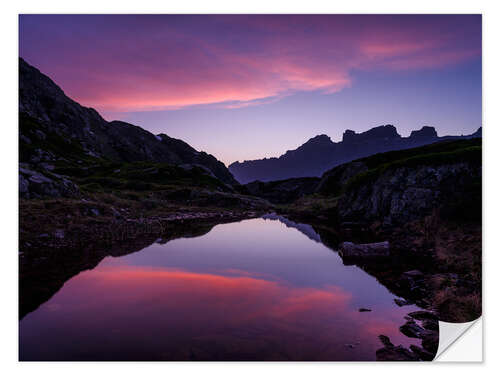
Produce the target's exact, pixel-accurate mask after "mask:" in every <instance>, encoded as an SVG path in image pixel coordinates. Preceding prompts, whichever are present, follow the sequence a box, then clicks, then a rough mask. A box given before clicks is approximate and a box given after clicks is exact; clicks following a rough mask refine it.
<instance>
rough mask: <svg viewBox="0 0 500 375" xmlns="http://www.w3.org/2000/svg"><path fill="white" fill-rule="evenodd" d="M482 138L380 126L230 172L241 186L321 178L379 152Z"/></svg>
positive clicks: (319, 141) (310, 142) (323, 137)
mask: <svg viewBox="0 0 500 375" xmlns="http://www.w3.org/2000/svg"><path fill="white" fill-rule="evenodd" d="M480 136H481V129H479V130H478V131H477V132H475V133H474V134H471V135H468V136H463V137H460V136H447V137H438V136H437V132H436V129H435V128H434V127H431V126H423V127H422V128H421V129H420V130H415V131H413V132H412V133H411V136H409V137H402V136H401V135H400V134H399V133H398V131H397V129H396V127H395V126H394V125H390V124H387V125H381V126H376V127H374V128H372V129H369V130H367V131H365V132H361V133H356V132H355V131H354V130H349V129H348V130H346V131H345V132H344V134H343V137H342V141H341V142H338V143H335V142H332V141H331V139H330V137H328V136H327V135H325V134H321V135H318V136H316V137H313V138H311V139H309V140H308V141H307V142H305V143H304V144H303V145H301V146H299V147H298V148H297V149H295V150H289V151H287V152H286V153H285V154H283V155H281V156H280V157H279V158H272V159H259V160H250V161H245V162H243V163H233V164H231V165H230V166H229V170H230V171H231V173H233V175H234V176H235V178H236V179H237V180H238V181H239V182H240V183H248V182H252V181H255V180H260V181H273V180H285V179H289V178H294V177H319V176H321V175H322V174H323V173H324V172H325V171H327V170H329V169H331V168H333V167H335V166H337V165H339V164H342V163H346V162H349V161H352V160H355V159H358V158H362V157H366V156H370V155H372V154H376V153H379V152H386V151H393V150H402V149H407V148H413V147H418V146H423V145H425V144H429V143H433V142H437V141H440V140H452V139H459V138H474V137H480Z"/></svg>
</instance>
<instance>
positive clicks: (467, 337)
mask: <svg viewBox="0 0 500 375" xmlns="http://www.w3.org/2000/svg"><path fill="white" fill-rule="evenodd" d="M434 361H435V362H482V361H483V318H482V317H480V318H478V319H476V320H473V321H471V322H467V323H447V322H442V321H439V347H438V351H437V354H436V357H435V358H434Z"/></svg>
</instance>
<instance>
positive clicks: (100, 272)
mask: <svg viewBox="0 0 500 375" xmlns="http://www.w3.org/2000/svg"><path fill="white" fill-rule="evenodd" d="M299 229H301V230H302V232H301V231H299V230H297V229H295V228H292V227H288V226H286V225H285V224H284V223H282V222H280V221H277V220H265V219H262V218H259V219H251V220H245V221H242V222H239V223H231V224H221V225H218V226H216V227H214V228H213V229H212V230H211V231H210V232H209V233H207V234H206V235H203V236H200V237H197V238H183V239H177V240H172V241H170V242H167V243H166V244H161V243H154V244H153V245H151V246H148V247H147V248H145V249H143V250H141V251H139V252H136V253H132V254H129V255H126V256H122V257H118V258H113V257H108V258H105V259H104V260H103V261H102V262H101V263H100V264H99V265H98V266H97V267H96V268H94V269H93V270H90V271H84V272H81V273H80V274H78V275H77V276H75V277H73V278H72V279H70V280H69V281H67V282H66V283H65V285H64V286H63V287H62V288H61V290H59V291H58V292H57V293H56V294H55V295H54V296H53V297H52V298H51V299H50V300H49V301H47V302H46V303H44V304H42V305H41V306H40V307H39V308H38V309H37V310H35V311H34V312H32V313H30V314H28V315H27V316H26V317H24V319H22V321H21V322H20V331H19V332H20V333H19V334H20V342H19V344H20V359H21V360H374V359H375V351H376V350H377V349H379V348H380V347H382V345H381V343H380V341H379V340H378V335H380V334H384V335H387V336H389V337H390V338H391V340H392V342H393V343H394V344H396V345H398V344H403V345H405V346H409V345H410V344H412V343H418V340H415V339H411V338H408V337H406V336H404V335H402V334H401V333H400V332H399V326H401V325H402V324H404V322H405V320H404V316H405V315H406V314H407V313H408V312H410V311H414V310H415V309H416V308H415V306H405V307H398V306H397V305H396V304H395V303H394V298H395V296H394V295H392V294H391V293H390V292H389V291H388V290H387V289H386V288H385V287H384V286H382V285H380V284H379V283H378V282H377V280H376V279H375V278H374V277H372V276H370V275H368V274H367V273H365V272H364V271H363V270H361V269H359V268H357V267H356V266H345V265H343V263H342V260H341V258H340V257H339V256H338V255H337V253H336V252H334V251H332V250H330V249H329V248H327V247H326V246H325V245H323V244H322V243H321V242H318V239H319V236H317V235H316V236H315V233H314V231H313V230H312V228H310V227H309V228H307V226H303V227H299ZM304 233H306V234H307V235H305V234H304ZM158 242H161V241H158ZM361 307H365V308H370V309H372V311H371V312H359V311H358V309H359V308H361Z"/></svg>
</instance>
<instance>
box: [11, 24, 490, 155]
mask: <svg viewBox="0 0 500 375" xmlns="http://www.w3.org/2000/svg"><path fill="white" fill-rule="evenodd" d="M19 41H20V42H19V51H20V52H19V53H20V55H21V57H23V58H25V59H26V60H27V61H28V62H29V63H30V64H32V65H34V66H36V67H37V68H39V69H40V70H41V71H42V72H43V73H45V74H47V75H48V76H50V77H51V78H52V79H53V80H54V81H55V82H56V83H57V84H58V85H59V86H61V88H62V89H63V90H64V91H65V92H66V94H67V95H68V96H70V97H72V98H73V99H75V100H77V101H78V102H80V103H81V104H82V105H85V106H90V107H94V108H96V109H97V110H98V111H99V112H100V113H101V114H102V115H103V116H104V117H105V118H106V119H107V120H114V119H120V120H124V121H128V122H132V123H134V124H136V125H140V126H142V127H143V128H145V129H148V130H150V131H152V132H153V133H155V134H156V133H160V132H163V133H166V134H168V135H170V136H172V137H176V138H181V139H183V140H185V141H187V142H188V143H190V144H191V145H192V146H193V147H195V148H197V149H199V150H204V151H207V152H209V153H212V154H214V155H215V156H216V157H217V158H219V159H220V160H222V161H223V162H225V163H226V164H229V163H231V162H233V161H236V160H240V161H241V160H245V159H255V158H261V157H270V156H278V155H280V154H282V153H283V152H285V151H286V150H287V149H292V148H295V147H297V146H299V145H300V144H302V143H304V142H305V141H306V140H307V139H309V138H311V137H313V136H315V135H317V134H321V133H325V134H328V135H329V136H330V137H331V138H332V140H334V141H337V140H340V139H341V137H342V133H343V131H344V130H345V129H353V130H356V131H364V130H367V129H369V128H371V127H373V126H377V125H382V124H387V123H391V124H394V125H396V126H397V128H398V129H399V131H400V133H401V134H402V135H408V134H409V132H410V131H411V130H412V129H416V128H420V127H421V126H422V125H432V126H435V127H436V129H437V130H438V133H439V134H440V135H446V134H462V133H463V134H468V133H472V132H473V131H475V130H476V129H477V128H478V127H479V126H481V122H482V120H481V103H482V100H481V16H480V15H390V16H386V15H306V16H300V15H284V16H283V15H281V16H280V15H270V16H264V15H260V16H259V15H257V16H247V15H222V16H221V15H187V16H183V15H138V16H131V15H21V16H20V20H19Z"/></svg>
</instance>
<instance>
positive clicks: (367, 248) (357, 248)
mask: <svg viewBox="0 0 500 375" xmlns="http://www.w3.org/2000/svg"><path fill="white" fill-rule="evenodd" d="M389 250H390V249H389V242H387V241H384V242H376V243H367V244H359V245H356V244H354V243H352V242H342V243H341V244H340V246H339V255H340V256H341V257H342V259H349V260H353V259H372V258H379V257H387V256H389V255H390V251H389Z"/></svg>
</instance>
